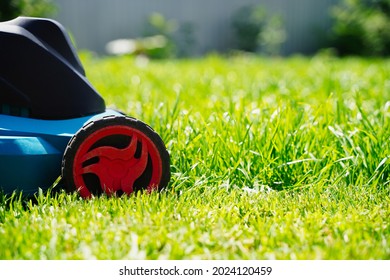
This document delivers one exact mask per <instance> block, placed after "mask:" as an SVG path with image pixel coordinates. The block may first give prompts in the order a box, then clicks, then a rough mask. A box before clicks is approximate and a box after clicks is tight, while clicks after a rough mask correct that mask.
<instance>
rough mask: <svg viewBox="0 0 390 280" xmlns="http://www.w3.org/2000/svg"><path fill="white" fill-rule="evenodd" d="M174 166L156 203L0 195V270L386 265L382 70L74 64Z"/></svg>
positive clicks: (238, 63) (205, 62)
mask: <svg viewBox="0 0 390 280" xmlns="http://www.w3.org/2000/svg"><path fill="white" fill-rule="evenodd" d="M82 60H83V62H84V65H85V68H86V71H87V76H88V78H89V79H90V81H91V83H92V84H93V85H95V87H96V88H97V89H98V91H99V92H101V94H102V95H103V97H104V98H105V100H106V103H107V105H108V106H110V107H115V108H117V109H119V110H121V111H124V112H125V113H127V114H129V115H131V116H133V117H136V118H139V119H141V120H142V121H144V122H146V123H148V124H150V125H151V126H152V127H153V128H154V129H155V130H156V131H157V132H158V133H159V134H160V135H161V136H162V138H163V140H164V142H165V143H166V145H167V148H168V150H169V152H170V154H171V171H172V180H171V183H170V185H169V186H168V188H167V189H166V190H165V191H164V192H162V193H159V194H157V193H155V194H152V195H147V194H138V195H134V196H131V197H121V198H106V197H102V198H95V199H92V200H88V201H84V200H81V199H79V198H78V197H77V195H65V194H63V193H60V194H56V195H51V196H50V195H45V194H41V195H40V196H38V202H37V203H35V204H34V203H32V202H31V201H28V200H25V199H23V198H19V197H18V196H17V195H16V196H13V197H4V196H1V199H0V248H1V250H0V258H3V259H15V258H16V259H46V258H48V259H91V258H92V259H93V258H98V259H123V258H126V259H127V258H128V259H136V258H140V259H274V258H276V259H389V258H390V227H389V220H390V214H389V213H390V211H389V209H390V186H389V181H390V178H389V169H390V167H389V163H390V140H389V139H390V125H389V120H390V78H389V77H390V63H389V60H379V59H377V60H364V59H357V58H349V59H336V58H332V57H321V56H316V57H314V58H302V57H293V58H288V59H275V58H274V59H265V58H258V57H248V56H241V57H230V58H221V57H218V56H210V57H207V58H204V59H193V60H179V61H151V62H148V61H146V60H143V59H133V58H106V59H100V58H94V57H93V56H91V55H89V54H84V55H82Z"/></svg>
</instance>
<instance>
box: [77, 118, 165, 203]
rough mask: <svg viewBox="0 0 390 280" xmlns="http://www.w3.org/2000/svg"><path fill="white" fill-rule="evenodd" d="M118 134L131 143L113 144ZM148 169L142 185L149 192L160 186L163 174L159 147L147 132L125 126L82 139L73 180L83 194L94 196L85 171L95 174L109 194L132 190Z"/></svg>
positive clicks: (115, 127)
mask: <svg viewBox="0 0 390 280" xmlns="http://www.w3.org/2000/svg"><path fill="white" fill-rule="evenodd" d="M117 136H118V137H123V136H126V138H127V139H129V140H128V141H127V142H129V143H126V142H125V143H122V145H121V146H123V144H124V145H126V146H125V147H124V148H123V147H119V148H118V147H115V145H116V144H117V143H116V144H111V143H110V141H111V142H112V140H113V139H114V140H115V138H116V137H117ZM122 139H123V138H122ZM105 140H106V141H105ZM99 142H101V143H102V144H98V143H99ZM114 142H115V141H114ZM148 169H151V170H148ZM145 172H146V173H147V174H149V175H148V179H147V180H148V182H147V183H146V186H142V187H143V188H146V189H147V190H148V191H152V190H154V189H157V187H158V184H159V182H160V180H161V176H162V162H161V157H160V155H159V152H158V149H157V148H156V146H155V144H154V143H153V141H152V140H151V139H150V138H149V137H147V136H146V135H145V134H144V133H142V132H141V131H139V130H137V129H135V128H132V127H129V126H125V125H114V126H108V127H106V128H102V129H99V130H97V131H95V132H94V133H92V134H91V135H89V136H88V137H87V138H86V139H85V141H83V143H82V144H81V145H80V147H79V149H78V151H77V152H76V154H75V158H74V165H73V174H74V175H73V176H74V182H75V185H76V187H77V188H78V189H79V191H80V195H81V196H82V197H91V195H92V194H91V191H90V190H89V188H88V187H89V186H88V185H87V182H86V180H85V175H86V174H94V175H96V176H97V177H98V178H99V181H100V187H101V189H102V190H103V191H104V192H105V193H106V194H109V195H110V194H112V193H114V192H116V191H123V192H124V193H127V194H130V193H132V192H133V191H134V187H135V185H134V183H135V182H136V180H137V179H139V178H140V177H141V176H142V175H143V174H145Z"/></svg>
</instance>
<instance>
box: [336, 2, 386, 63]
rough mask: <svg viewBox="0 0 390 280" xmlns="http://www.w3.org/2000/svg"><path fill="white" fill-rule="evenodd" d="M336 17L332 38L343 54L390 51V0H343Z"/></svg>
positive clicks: (378, 54) (375, 53)
mask: <svg viewBox="0 0 390 280" xmlns="http://www.w3.org/2000/svg"><path fill="white" fill-rule="evenodd" d="M332 16H333V18H334V19H335V23H334V25H333V28H332V34H331V39H330V41H331V45H332V47H334V48H335V49H336V50H337V51H338V53H339V54H340V55H365V56H386V55H389V54H390V0H343V1H342V2H341V3H340V4H338V5H336V6H335V7H333V9H332Z"/></svg>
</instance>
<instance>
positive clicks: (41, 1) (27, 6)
mask: <svg viewBox="0 0 390 280" xmlns="http://www.w3.org/2000/svg"><path fill="white" fill-rule="evenodd" d="M55 10H56V7H55V5H54V3H53V1H52V0H1V1H0V21H6V20H11V19H13V18H16V17H18V16H31V17H46V16H50V15H52V14H54V12H55Z"/></svg>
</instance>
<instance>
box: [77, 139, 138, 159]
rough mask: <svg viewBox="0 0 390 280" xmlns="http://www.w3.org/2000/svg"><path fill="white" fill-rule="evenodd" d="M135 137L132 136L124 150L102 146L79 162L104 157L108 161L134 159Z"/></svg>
mask: <svg viewBox="0 0 390 280" xmlns="http://www.w3.org/2000/svg"><path fill="white" fill-rule="evenodd" d="M137 142H138V139H137V136H136V135H133V137H132V138H131V142H130V143H129V145H128V146H127V147H126V148H124V149H118V148H114V147H109V146H104V147H99V148H96V149H93V150H92V151H90V152H88V153H86V154H85V155H84V156H83V157H82V158H81V160H82V161H83V162H84V161H86V160H89V159H91V158H94V157H105V158H107V159H110V160H114V159H122V160H128V159H131V158H132V157H134V154H135V151H136V150H137Z"/></svg>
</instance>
